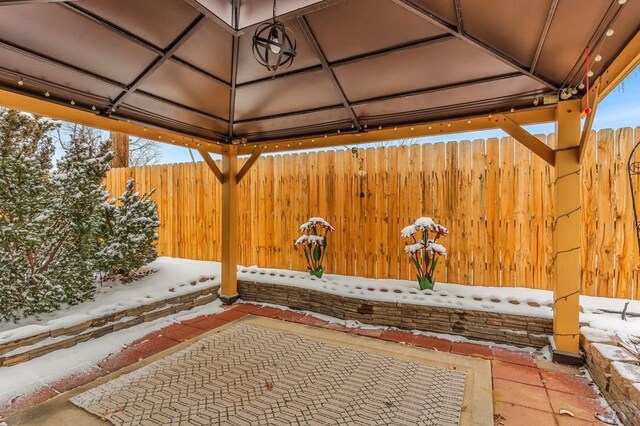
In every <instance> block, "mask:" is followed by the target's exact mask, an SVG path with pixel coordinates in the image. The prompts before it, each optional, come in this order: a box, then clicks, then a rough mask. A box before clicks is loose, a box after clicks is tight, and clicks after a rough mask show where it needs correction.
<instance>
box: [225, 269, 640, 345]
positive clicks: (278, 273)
mask: <svg viewBox="0 0 640 426" xmlns="http://www.w3.org/2000/svg"><path fill="white" fill-rule="evenodd" d="M238 279H247V280H252V281H257V282H263V283H273V284H279V285H287V286H295V287H304V288H309V289H313V290H320V291H324V292H327V293H333V294H337V295H340V296H344V297H355V298H361V299H367V300H377V301H386V302H394V303H411V304H416V305H424V306H440V307H448V308H459V309H469V310H476V311H485V312H495V313H505V314H514V315H526V316H534V317H541V318H551V317H552V316H553V310H552V309H551V306H552V305H553V302H554V300H555V299H554V295H553V292H552V291H548V290H535V289H529V288H520V287H482V286H468V285H460V284H447V283H436V286H435V289H434V290H433V291H431V290H424V291H421V290H419V288H418V284H417V282H415V281H406V280H392V279H370V278H360V277H351V276H344V275H331V274H325V275H324V276H323V277H322V279H318V278H316V277H313V276H310V275H309V274H308V273H306V272H294V271H288V270H283V269H265V268H258V267H255V266H252V267H246V268H238ZM626 302H629V306H628V308H627V312H633V313H636V314H640V301H638V300H634V301H631V300H625V299H609V298H604V297H591V296H580V307H581V308H582V312H581V313H580V321H581V322H583V323H587V324H589V325H590V326H591V327H593V328H596V329H600V330H608V331H615V332H617V333H618V334H621V335H634V336H637V337H639V338H640V317H627V320H626V321H623V320H622V318H621V316H620V314H612V313H607V312H604V310H608V311H622V309H623V308H624V304H625V303H626Z"/></svg>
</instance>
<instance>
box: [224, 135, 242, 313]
mask: <svg viewBox="0 0 640 426" xmlns="http://www.w3.org/2000/svg"><path fill="white" fill-rule="evenodd" d="M222 176H223V181H222V286H221V288H220V300H222V302H223V303H225V304H232V303H234V302H235V301H236V300H237V299H238V298H239V297H240V296H239V294H238V269H237V267H238V148H237V147H235V146H225V147H224V148H223V149H222Z"/></svg>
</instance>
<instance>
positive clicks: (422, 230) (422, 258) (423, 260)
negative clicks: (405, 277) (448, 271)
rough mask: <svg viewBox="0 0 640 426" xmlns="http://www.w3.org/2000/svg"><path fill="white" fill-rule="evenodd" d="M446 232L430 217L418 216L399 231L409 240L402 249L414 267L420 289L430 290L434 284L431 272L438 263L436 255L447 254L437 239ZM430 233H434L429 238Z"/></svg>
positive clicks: (445, 229) (446, 231) (446, 232)
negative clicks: (412, 222) (411, 223)
mask: <svg viewBox="0 0 640 426" xmlns="http://www.w3.org/2000/svg"><path fill="white" fill-rule="evenodd" d="M448 233H449V231H448V230H447V228H445V227H444V226H442V225H438V224H437V223H435V222H434V221H433V219H431V218H430V217H421V218H418V220H416V221H415V223H414V224H413V225H409V226H406V227H404V228H403V229H402V231H400V234H401V235H402V238H405V239H407V240H411V243H408V244H407V245H406V246H405V248H404V251H405V252H406V253H407V254H408V255H409V258H410V259H411V262H412V263H413V265H414V266H415V267H416V272H417V278H418V284H419V285H420V289H421V290H427V289H428V290H431V289H433V286H434V285H435V282H434V279H433V273H434V271H435V269H436V265H437V264H438V256H444V255H446V254H447V249H446V248H444V246H442V245H441V244H438V242H437V241H438V238H440V237H442V236H445V235H447V234H448ZM430 234H433V235H434V236H433V238H430Z"/></svg>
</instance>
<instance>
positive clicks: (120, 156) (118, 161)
mask: <svg viewBox="0 0 640 426" xmlns="http://www.w3.org/2000/svg"><path fill="white" fill-rule="evenodd" d="M110 137H111V149H112V150H113V160H111V167H114V168H115V167H129V135H127V134H126V133H119V132H111V133H110Z"/></svg>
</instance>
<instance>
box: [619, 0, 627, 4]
mask: <svg viewBox="0 0 640 426" xmlns="http://www.w3.org/2000/svg"><path fill="white" fill-rule="evenodd" d="M626 2H627V0H618V4H619V5H623V4H625V3H626Z"/></svg>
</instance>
